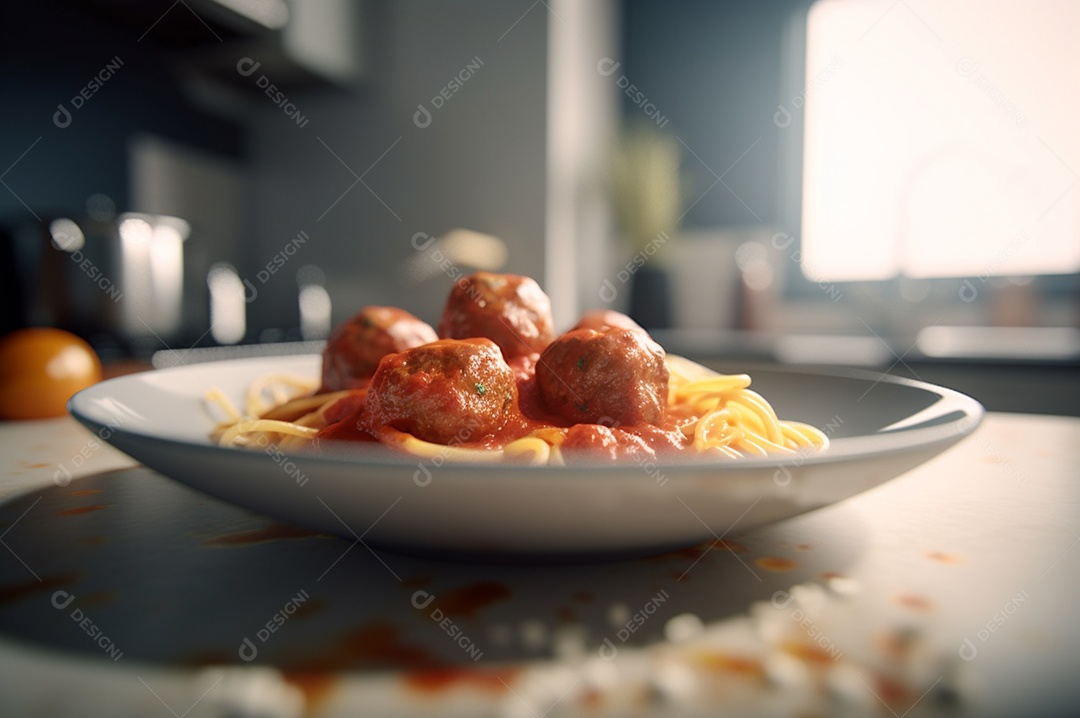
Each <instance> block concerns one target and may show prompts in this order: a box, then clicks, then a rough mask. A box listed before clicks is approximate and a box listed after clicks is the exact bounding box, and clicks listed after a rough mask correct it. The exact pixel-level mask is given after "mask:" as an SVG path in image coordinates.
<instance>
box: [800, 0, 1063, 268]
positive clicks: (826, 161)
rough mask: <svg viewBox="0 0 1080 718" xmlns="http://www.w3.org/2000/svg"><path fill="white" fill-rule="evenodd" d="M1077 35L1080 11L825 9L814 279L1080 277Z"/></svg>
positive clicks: (861, 4) (810, 40) (814, 186)
mask: <svg viewBox="0 0 1080 718" xmlns="http://www.w3.org/2000/svg"><path fill="white" fill-rule="evenodd" d="M1077 28H1080V3H1078V2H1074V1H1073V0H1037V1H1036V0H1032V1H1022V0H993V1H989V2H988V1H986V0H949V1H948V2H940V0H927V1H922V0H900V1H899V2H897V1H896V0H819V1H818V2H817V3H815V4H814V5H813V6H812V7H811V9H810V13H809V16H808V18H807V50H806V77H805V81H806V84H805V88H806V89H805V90H804V94H803V97H804V98H805V105H804V106H803V108H802V109H803V111H804V113H805V115H804V122H805V126H804V140H805V144H804V167H803V214H802V233H803V237H802V241H803V245H802V246H803V254H802V256H803V269H804V272H806V273H807V274H811V273H812V275H813V278H814V279H815V280H817V281H844V280H872V279H890V278H893V277H897V276H901V275H903V276H908V277H918V278H924V277H964V276H983V277H985V276H991V275H1035V274H1061V273H1070V272H1076V271H1078V270H1080V132H1077V131H1076V118H1078V117H1080V75H1078V74H1077V73H1076V68H1078V67H1080V43H1077V42H1076V30H1077ZM811 268H812V269H811Z"/></svg>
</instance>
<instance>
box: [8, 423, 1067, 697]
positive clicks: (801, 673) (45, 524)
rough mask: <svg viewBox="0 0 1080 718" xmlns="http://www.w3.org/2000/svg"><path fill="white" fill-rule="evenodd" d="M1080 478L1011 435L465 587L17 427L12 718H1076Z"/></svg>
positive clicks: (59, 430) (1052, 445)
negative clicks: (889, 474)
mask: <svg viewBox="0 0 1080 718" xmlns="http://www.w3.org/2000/svg"><path fill="white" fill-rule="evenodd" d="M1078 465H1080V419H1075V418H1068V417H1051V416H1035V415H1020V414H998V413H991V414H989V415H988V416H987V418H986V420H985V422H984V424H983V425H982V426H981V427H980V428H979V429H978V431H977V432H976V433H975V434H974V435H973V436H972V437H970V438H968V439H967V440H965V441H964V442H962V443H961V444H959V445H958V446H956V447H954V448H952V449H950V450H949V451H947V452H946V453H944V454H942V455H940V456H939V457H937V458H935V459H933V460H931V461H929V462H928V463H926V464H924V465H922V466H920V467H918V468H917V469H915V470H913V471H910V472H909V473H907V474H905V475H903V476H901V477H899V478H897V479H895V480H892V481H890V482H887V483H886V484H884V485H882V486H880V487H878V488H876V489H873V490H871V491H868V492H866V493H864V494H861V495H859V496H856V497H854V498H852V499H849V500H847V501H844V502H842V503H840V504H837V505H834V506H831V507H828V508H825V509H821V510H818V511H816V512H813V513H810V514H806V515H804V516H801V517H797V518H794V519H791V520H788V521H784V522H780V523H777V524H773V525H771V526H767V527H764V528H761V529H757V530H754V531H749V532H745V533H743V532H740V530H739V527H738V525H735V526H715V527H710V530H711V531H713V532H714V533H715V535H716V536H717V539H716V540H715V541H713V542H711V543H707V544H703V545H701V546H697V547H692V548H688V549H685V550H682V551H677V552H673V553H668V554H664V555H661V556H654V557H647V558H642V559H636V560H627V561H617V562H607V563H599V564H569V565H541V566H536V565H532V566H529V565H513V564H503V565H499V564H468V563H455V562H448V561H439V560H433V559H427V558H422V557H415V556H406V555H403V554H398V553H393V552H389V551H382V550H379V549H378V548H377V547H373V549H374V550H368V549H367V548H366V546H363V545H359V546H358V545H357V543H355V542H350V541H346V540H342V539H339V538H333V537H329V536H324V535H321V534H316V533H313V532H311V531H308V530H305V529H301V528H299V527H293V526H288V525H283V524H279V523H277V522H273V521H271V520H269V519H266V518H263V517H261V516H258V515H256V514H253V513H251V512H248V511H246V510H243V509H240V508H237V507H233V506H231V505H228V504H225V503H222V502H220V501H217V500H215V499H212V498H209V497H206V496H203V495H202V494H199V493H196V492H194V491H192V490H190V489H188V488H186V487H184V486H181V485H179V484H177V483H174V482H172V481H171V480H169V479H167V478H165V477H163V476H161V475H159V474H157V473H155V472H153V471H150V470H148V469H146V468H144V467H141V466H139V465H137V464H135V463H134V462H133V461H132V460H131V459H129V458H127V457H125V456H124V455H122V454H119V453H118V452H116V451H115V450H113V449H112V448H110V447H108V446H107V445H105V444H104V443H103V442H102V441H100V440H99V439H98V437H96V436H94V435H92V434H90V433H89V432H87V431H86V430H85V429H83V428H81V427H80V426H79V425H77V424H76V423H75V422H74V421H73V420H71V419H66V418H65V419H56V420H50V421H41V422H25V423H7V424H0V501H2V502H3V503H2V504H0V713H2V714H3V715H73V716H74V715H78V716H93V715H102V716H122V715H139V716H163V717H167V716H169V715H174V716H182V715H183V716H190V717H191V718H195V717H196V716H225V715H232V716H243V715H252V716H254V715H259V716H282V717H283V718H285V717H290V716H301V715H319V716H324V715H325V716H333V715H343V716H344V715H355V714H356V710H357V709H358V708H363V710H364V713H365V714H367V715H381V714H391V713H392V714H403V715H434V714H440V715H446V714H452V713H460V714H463V715H510V716H518V715H521V716H529V715H534V716H545V715H547V716H555V715H626V714H640V715H699V714H702V713H718V712H722V711H723V712H725V713H726V714H731V715H778V716H779V715H793V716H794V715H810V714H820V715H882V716H889V715H894V716H904V715H911V716H917V715H978V716H984V715H1001V716H1010V715H1029V716H1030V715H1036V716H1042V715H1059V714H1060V715H1072V714H1073V713H1074V712H1075V710H1074V709H1075V708H1076V707H1077V706H1080V683H1078V682H1077V681H1076V680H1075V666H1076V665H1078V664H1080V622H1078V621H1077V620H1076V618H1075V608H1074V606H1075V598H1076V596H1077V592H1078V590H1080V550H1078V549H1077V548H1076V545H1077V544H1078V543H1080V482H1078V481H1077V480H1076V475H1075V469H1076V467H1077V466H1078ZM687 520H688V521H693V520H695V518H694V517H693V516H692V515H691V514H690V513H688V516H687Z"/></svg>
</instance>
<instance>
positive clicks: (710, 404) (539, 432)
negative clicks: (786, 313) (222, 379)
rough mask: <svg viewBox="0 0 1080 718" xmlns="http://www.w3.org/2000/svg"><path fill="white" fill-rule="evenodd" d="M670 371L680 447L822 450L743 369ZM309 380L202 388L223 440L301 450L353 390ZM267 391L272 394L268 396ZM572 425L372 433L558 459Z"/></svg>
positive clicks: (480, 452)
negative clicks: (498, 439)
mask: <svg viewBox="0 0 1080 718" xmlns="http://www.w3.org/2000/svg"><path fill="white" fill-rule="evenodd" d="M665 363H666V365H667V368H668V371H669V373H670V381H669V387H668V401H667V409H668V415H669V417H671V421H672V425H673V427H674V430H675V431H677V432H678V433H679V434H681V435H682V437H683V438H684V443H685V446H684V448H683V452H685V453H692V454H699V455H702V456H712V457H719V458H731V459H736V458H740V457H753V456H759V457H760V456H778V457H784V456H792V457H793V456H796V455H797V454H801V453H805V452H807V451H819V450H821V449H824V448H825V447H827V446H828V443H829V440H828V438H827V437H826V436H825V434H824V433H823V432H821V431H820V430H819V429H817V428H815V427H813V426H810V425H809V424H805V423H802V422H798V421H790V420H783V419H780V418H779V417H777V415H776V412H775V411H774V410H773V408H772V406H771V405H770V404H769V402H768V401H767V400H766V399H765V398H764V397H762V396H761V395H760V394H758V393H757V392H755V391H753V390H752V389H750V388H749V387H750V383H751V379H750V377H749V376H748V375H746V374H716V373H714V372H713V371H711V370H709V369H707V368H706V367H703V366H701V365H699V364H696V363H694V362H692V361H690V360H688V359H685V358H683V357H679V356H675V355H670V354H669V355H667V357H666V360H665ZM313 390H314V386H313V382H310V381H306V380H303V379H300V378H296V377H288V376H280V375H275V376H266V377H261V378H259V379H258V380H256V381H255V382H253V384H252V385H251V387H249V389H248V392H247V401H246V406H245V410H244V411H243V412H241V411H240V410H238V409H237V408H236V407H235V406H234V405H233V403H232V402H231V401H230V400H229V399H228V398H227V397H226V396H225V395H224V394H223V393H222V392H221V391H219V390H217V389H212V390H211V391H210V392H208V393H207V395H206V399H207V402H208V403H210V404H212V405H213V406H215V407H217V409H218V411H219V412H220V413H221V414H222V415H223V417H224V421H223V422H222V423H221V424H220V425H219V426H218V428H217V430H216V431H215V432H214V437H215V438H216V440H217V441H218V443H219V444H221V445H222V446H247V445H257V446H260V447H262V446H266V445H267V442H272V443H274V444H276V445H277V446H278V448H280V449H283V450H291V449H302V448H304V447H307V446H311V445H313V444H315V443H317V442H318V439H317V438H316V437H317V435H318V434H319V432H320V431H321V430H322V429H325V428H326V427H327V426H328V425H329V423H330V422H329V420H328V418H327V414H328V411H329V410H330V409H331V407H333V406H334V405H335V404H337V403H338V402H340V401H342V400H345V399H348V398H349V397H350V396H355V395H356V394H357V392H356V391H348V390H346V391H337V392H329V393H323V394H311V392H312V391H313ZM268 395H269V396H270V397H272V398H271V400H270V401H268V400H267V396H268ZM569 430H570V427H566V426H555V425H552V426H540V427H538V428H534V429H532V430H531V431H530V432H529V433H527V434H526V435H525V436H521V437H518V438H515V439H512V440H510V441H508V442H506V443H504V444H503V445H501V446H493V447H492V446H486V447H476V446H469V445H468V442H467V441H464V440H463V441H458V442H451V443H448V444H439V443H435V442H431V441H425V440H423V439H420V438H418V437H416V436H413V435H412V434H409V433H408V432H404V431H401V430H399V429H395V428H392V427H383V428H381V429H380V430H379V431H378V433H377V436H375V437H374V438H375V439H377V440H378V441H380V442H381V443H383V444H386V445H388V446H391V447H393V448H395V449H398V450H400V451H402V452H404V453H406V454H409V455H411V456H415V457H416V458H418V459H422V460H430V459H434V458H436V457H439V458H440V459H441V460H443V461H454V462H471V463H494V462H501V461H509V462H514V463H524V464H531V465H556V466H558V465H563V464H565V458H564V456H563V452H562V451H561V449H560V447H561V445H562V444H563V442H564V441H565V440H566V437H567V433H568V432H569Z"/></svg>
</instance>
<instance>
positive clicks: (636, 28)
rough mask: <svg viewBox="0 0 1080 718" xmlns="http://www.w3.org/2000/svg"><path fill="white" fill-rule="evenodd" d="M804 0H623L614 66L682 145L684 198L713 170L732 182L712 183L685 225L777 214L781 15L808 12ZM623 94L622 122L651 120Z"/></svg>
mask: <svg viewBox="0 0 1080 718" xmlns="http://www.w3.org/2000/svg"><path fill="white" fill-rule="evenodd" d="M808 4H809V3H808V2H807V1H806V0H770V1H769V2H760V1H759V0H723V1H718V0H682V1H681V2H678V3H663V2H657V1H656V0H625V6H624V12H623V21H624V25H623V58H624V67H623V68H620V69H621V71H622V72H623V73H625V75H626V77H627V79H628V80H629V81H630V82H631V83H633V84H634V85H635V86H637V87H638V88H639V89H640V90H641V91H642V92H643V93H644V94H645V96H647V97H648V99H649V101H651V102H652V103H653V104H654V105H655V106H656V108H657V109H658V111H659V112H660V113H661V114H662V115H663V116H664V117H665V118H667V120H668V123H667V124H666V125H665V127H664V129H665V130H668V131H670V132H673V133H675V134H676V135H677V136H678V137H679V138H680V139H681V140H682V141H683V142H684V143H685V144H686V148H684V159H683V169H684V172H685V173H686V175H687V177H688V178H689V180H690V183H691V187H690V189H689V194H690V196H691V200H690V201H693V200H694V199H697V198H698V197H700V196H702V194H703V193H704V192H705V191H706V189H708V187H709V186H710V185H712V184H713V183H714V182H715V180H716V176H717V175H719V176H721V177H723V183H724V184H727V185H728V186H730V188H731V191H729V190H728V189H727V188H725V187H724V184H721V183H719V182H717V183H716V184H715V186H713V188H712V189H711V190H709V191H708V193H707V194H705V195H704V197H702V199H701V200H700V201H698V202H697V204H695V205H694V206H693V207H692V208H691V209H690V211H689V212H688V213H687V215H686V219H685V220H684V225H685V226H687V227H691V228H692V227H703V226H731V225H749V224H757V223H759V219H760V222H766V223H775V222H776V221H777V219H778V216H779V210H780V208H779V203H780V192H779V188H780V187H781V184H782V183H781V176H780V173H781V172H782V171H784V170H783V169H782V160H783V158H782V157H781V154H780V153H781V130H780V129H779V128H777V127H776V126H775V125H774V124H773V114H774V113H775V112H776V108H777V104H778V103H780V102H781V101H782V100H781V97H782V92H781V87H782V81H781V80H782V67H781V63H782V57H783V52H782V39H783V33H784V25H785V23H786V22H787V21H788V20H789V18H791V17H792V16H793V15H795V14H796V13H799V12H801V13H802V14H803V15H805V12H806V7H807V5H808ZM622 102H623V119H624V121H637V120H641V121H646V122H647V121H648V119H647V118H646V117H645V116H644V113H643V111H642V109H641V108H639V107H638V106H637V105H636V104H635V103H634V101H633V100H632V99H631V98H630V97H628V96H627V95H626V94H623V96H622ZM755 142H756V144H755ZM751 147H753V149H750V148H751ZM748 149H749V152H747V150H748ZM744 152H745V153H746V154H745V156H743V157H742V159H741V160H740V159H739V158H740V156H742V155H743V153H744ZM692 153H693V154H692ZM694 154H696V155H697V156H698V158H700V161H699V160H698V159H697V158H695V157H694ZM736 162H738V164H735V163H736ZM732 165H734V167H732ZM706 167H707V168H706ZM729 169H730V171H729ZM710 170H711V172H710ZM725 172H726V173H727V174H725ZM733 192H734V194H733ZM736 195H737V196H738V197H736ZM740 199H741V200H742V202H740V201H739V200H740ZM743 203H745V205H746V206H744V205H743ZM755 214H756V215H757V216H756V217H755Z"/></svg>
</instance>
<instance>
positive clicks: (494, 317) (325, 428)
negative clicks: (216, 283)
mask: <svg viewBox="0 0 1080 718" xmlns="http://www.w3.org/2000/svg"><path fill="white" fill-rule="evenodd" d="M552 327H553V321H552V317H551V304H550V300H549V299H548V297H547V295H546V294H544V292H543V290H541V289H540V286H539V285H538V284H537V283H536V282H535V281H533V280H532V279H530V278H528V277H523V276H519V275H513V274H492V273H488V272H476V273H475V274H472V275H470V276H468V277H465V278H462V279H460V280H459V281H458V282H456V283H455V285H454V288H453V290H452V291H451V293H450V296H449V298H448V300H447V303H446V307H445V309H444V311H443V314H442V318H441V320H440V322H439V327H438V332H436V331H435V330H434V329H433V328H431V327H430V326H428V325H427V324H425V323H424V322H423V321H422V320H420V319H418V318H417V317H415V316H413V315H411V314H409V313H408V312H406V311H404V310H402V309H398V308H395V307H380V306H369V307H365V308H364V309H362V310H361V311H360V312H359V313H357V314H356V315H355V316H354V317H352V318H351V319H349V320H348V321H347V322H345V323H343V324H341V325H339V326H338V327H337V328H336V329H335V330H334V332H333V333H332V334H331V336H330V338H329V340H328V341H327V345H326V349H325V350H324V351H323V357H322V359H323V361H322V375H321V377H320V380H319V381H318V382H314V381H309V380H306V379H300V378H296V377H291V376H282V375H269V376H265V377H261V378H259V379H257V380H256V381H255V382H253V383H252V385H251V386H250V387H249V388H248V390H247V393H246V396H245V398H244V402H243V403H244V406H243V409H239V408H237V407H236V406H234V405H233V403H232V402H231V401H229V399H228V398H227V397H226V396H225V395H224V394H223V393H222V392H220V391H218V390H211V391H210V393H209V394H208V395H207V399H208V401H209V403H211V404H213V405H215V406H217V407H218V410H219V412H220V415H221V424H220V425H219V426H218V428H217V429H216V430H215V431H214V433H213V437H214V438H215V439H216V440H217V441H218V443H220V444H222V445H224V446H248V445H253V446H259V447H266V446H269V445H271V444H272V445H274V446H276V447H277V448H278V449H280V450H294V449H303V448H305V447H312V448H318V447H319V446H321V444H322V443H323V442H324V441H333V440H351V441H369V442H379V443H382V444H384V445H386V446H389V447H392V448H394V449H396V450H398V451H401V452H403V453H405V454H408V455H410V456H414V457H417V458H420V459H430V460H439V461H458V462H476V463H489V462H499V461H506V462H514V463H523V464H534V465H562V464H564V463H565V462H566V461H567V460H576V459H577V458H579V457H586V458H588V457H590V456H591V457H593V458H597V457H606V458H610V459H629V460H634V461H637V462H638V463H640V462H643V461H647V460H655V459H657V458H659V457H668V456H671V455H676V454H683V455H700V456H709V457H717V458H731V459H734V458H739V457H744V456H749V457H753V456H759V457H760V456H794V455H796V454H798V453H805V452H807V451H816V450H820V449H822V448H824V447H825V446H826V445H827V444H828V439H827V438H826V437H825V435H824V434H823V433H822V432H820V431H818V430H817V429H815V428H814V427H812V426H809V425H808V424H803V423H801V422H797V421H785V420H781V419H780V418H779V417H777V415H776V412H775V411H774V410H773V408H772V406H771V405H770V404H769V402H768V401H766V400H765V398H764V397H762V396H761V395H760V394H758V393H757V392H756V391H753V390H752V389H750V377H749V376H747V375H746V374H728V375H725V374H717V373H715V372H713V371H711V370H709V369H707V368H705V367H703V366H701V365H699V364H695V363H694V362H691V361H689V360H687V359H683V358H682V357H678V356H672V355H668V354H666V353H665V352H664V350H663V348H661V347H660V345H659V344H657V343H656V342H655V341H653V339H652V338H651V337H650V336H649V334H648V332H646V331H645V330H644V329H642V328H641V327H640V326H638V324H637V323H636V322H634V321H633V320H632V319H630V317H627V316H625V315H623V314H619V313H618V312H613V311H609V310H596V311H592V312H587V313H586V314H585V315H584V316H583V317H582V318H581V320H580V321H579V322H578V323H577V325H576V326H574V327H573V328H572V329H570V330H569V331H567V332H566V333H564V334H562V335H559V336H556V335H555V333H554V331H553V329H552Z"/></svg>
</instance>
